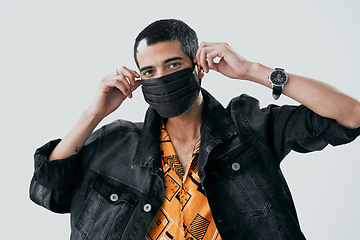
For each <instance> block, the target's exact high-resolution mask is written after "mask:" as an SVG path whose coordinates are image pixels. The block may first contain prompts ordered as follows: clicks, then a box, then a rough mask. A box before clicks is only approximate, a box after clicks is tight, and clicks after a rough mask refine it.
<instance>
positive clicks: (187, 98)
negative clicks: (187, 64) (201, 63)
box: [141, 68, 200, 118]
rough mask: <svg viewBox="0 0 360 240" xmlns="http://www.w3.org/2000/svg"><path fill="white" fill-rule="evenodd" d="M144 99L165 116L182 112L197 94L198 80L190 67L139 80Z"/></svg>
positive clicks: (198, 89)
mask: <svg viewBox="0 0 360 240" xmlns="http://www.w3.org/2000/svg"><path fill="white" fill-rule="evenodd" d="M141 83H142V85H143V86H142V91H143V95H144V98H145V101H146V102H147V103H149V105H150V106H151V107H153V108H154V109H155V110H156V111H157V112H158V113H159V115H160V116H162V117H165V118H171V117H176V116H179V115H181V114H183V113H184V112H185V111H186V110H187V109H189V108H190V107H191V105H192V104H193V103H194V102H195V101H196V99H197V98H198V96H199V91H200V85H199V80H198V79H197V78H196V77H195V74H194V73H193V69H192V68H186V69H182V70H180V71H177V72H174V73H171V74H169V75H165V76H162V77H160V78H153V79H146V80H141Z"/></svg>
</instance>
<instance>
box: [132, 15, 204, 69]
mask: <svg viewBox="0 0 360 240" xmlns="http://www.w3.org/2000/svg"><path fill="white" fill-rule="evenodd" d="M144 39H145V40H146V43H147V45H148V46H151V45H154V44H156V43H159V42H165V41H174V40H179V42H180V43H181V49H182V51H183V52H184V53H185V54H186V55H187V56H188V57H189V58H190V59H191V61H194V59H195V56H196V52H197V50H198V48H199V43H198V37H197V36H196V33H195V31H194V30H193V29H192V28H190V27H189V26H188V25H187V24H186V23H184V22H183V21H181V20H177V19H162V20H157V21H155V22H153V23H151V24H150V25H149V26H147V27H146V28H144V30H142V31H141V32H140V33H139V35H138V36H137V37H136V39H135V44H134V59H135V62H136V65H137V67H139V63H138V60H137V56H136V53H137V49H138V47H139V43H140V42H141V41H142V40H144Z"/></svg>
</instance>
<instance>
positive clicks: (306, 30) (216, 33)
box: [0, 0, 360, 240]
mask: <svg viewBox="0 0 360 240" xmlns="http://www.w3.org/2000/svg"><path fill="white" fill-rule="evenodd" d="M359 9H360V2H359V1H356V0H343V1H334V0H332V1H325V0H312V1H310V0H286V1H285V0H284V1H281V0H274V1H267V0H260V1H235V0H234V1H226V0H222V1H209V0H208V1H186V0H184V1H128V2H127V1H68V0H65V1H45V0H44V1H40V0H33V1H25V0H24V1H16V0H15V1H10V0H0V81H1V85H0V86H1V87H0V91H1V93H0V107H1V108H0V111H1V118H0V121H1V122H0V127H1V131H0V133H1V138H0V141H1V143H0V146H1V156H2V157H1V163H2V164H1V166H2V167H1V174H0V189H1V198H0V199H1V204H0V221H1V224H0V239H1V240H4V239H6V240H8V239H25V238H26V239H35V238H36V239H68V238H69V234H70V228H69V215H68V214H65V215H59V214H54V213H51V212H49V211H47V210H45V209H43V208H40V207H38V206H36V205H35V204H33V203H32V202H31V201H30V200H29V198H28V187H29V182H30V179H31V176H32V173H33V153H34V151H35V149H36V148H37V147H39V146H41V145H42V144H44V143H45V142H47V141H48V140H50V139H54V138H58V137H63V136H64V135H65V134H66V133H67V131H68V130H69V129H70V128H71V127H72V126H73V124H74V123H75V121H76V120H77V118H78V117H79V115H80V113H81V112H82V110H84V109H85V108H86V107H87V106H88V104H89V103H90V101H91V100H92V97H93V96H94V93H95V90H96V88H97V86H98V83H99V81H100V80H101V79H102V78H103V77H104V76H105V75H107V74H108V73H111V72H113V71H114V70H115V68H116V67H119V66H121V65H126V66H127V67H129V68H133V69H136V68H135V64H134V61H133V58H132V45H133V41H134V38H135V37H136V35H137V33H138V32H139V31H140V30H142V29H143V28H144V27H145V26H146V25H148V24H149V23H150V22H152V21H154V20H156V19H159V18H179V19H182V20H184V21H185V22H187V23H188V24H189V25H190V26H191V27H192V28H194V29H195V31H197V33H198V37H199V39H200V41H215V42H223V41H225V42H228V43H229V44H230V45H231V46H232V47H233V48H234V49H236V50H237V51H238V52H239V53H240V54H241V55H242V56H244V57H245V58H247V59H249V60H251V61H258V62H261V63H263V64H265V65H267V66H269V67H283V68H285V69H286V70H287V71H288V72H291V73H296V74H300V75H304V76H309V77H313V78H315V79H319V80H322V81H324V82H326V83H329V84H331V85H334V86H336V87H337V88H339V89H340V90H342V91H344V92H346V93H347V94H349V95H351V96H353V97H355V98H359V96H360V94H359V90H360V82H359V74H358V71H359V67H358V66H359V65H360V60H359V56H360V54H359V53H360V47H359V42H360V34H359V31H360V30H359V22H360V15H359V14H358V10H359ZM203 86H204V87H205V88H206V89H208V90H209V91H210V92H211V93H212V94H213V95H214V96H215V97H216V98H217V99H219V100H220V102H221V103H222V104H223V105H225V106H226V105H227V103H228V101H229V100H230V99H231V98H232V97H235V96H237V95H239V94H241V93H248V94H250V95H252V96H254V97H256V98H258V99H259V100H260V101H261V105H262V106H266V105H267V104H269V103H274V102H275V101H274V100H273V99H272V97H271V90H269V89H267V88H265V87H263V86H260V85H257V84H253V83H249V82H244V81H239V80H232V79H227V78H226V77H224V76H221V75H220V74H218V73H216V72H211V73H209V74H207V75H206V76H205V78H204V81H203ZM134 95H135V96H134V98H133V99H132V100H127V101H126V102H125V103H124V104H123V105H122V106H121V108H120V109H118V110H117V111H116V112H114V113H113V114H112V115H110V116H109V117H108V118H106V119H105V120H104V121H103V122H102V123H101V125H103V124H106V123H109V122H111V121H113V120H115V119H117V118H123V119H128V120H132V121H142V119H143V117H144V112H145V110H146V108H147V105H146V103H145V102H144V100H143V97H142V93H141V91H139V90H138V91H136V92H135V94H134ZM275 103H277V104H293V103H295V102H294V101H292V100H291V99H289V98H287V97H285V96H282V97H281V99H280V100H279V101H277V102H275ZM359 148H360V141H359V139H358V140H357V141H355V142H353V143H351V144H348V145H346V146H341V147H336V148H333V147H331V146H329V147H327V148H326V149H325V150H324V151H322V152H316V153H311V154H306V155H303V154H297V153H291V154H290V155H289V156H288V157H287V159H286V160H285V161H284V162H283V163H282V169H283V172H284V175H285V177H286V178H287V180H288V184H289V186H290V189H291V190H292V193H293V197H294V199H295V204H296V206H297V210H298V214H299V218H300V222H301V227H302V229H303V231H304V233H305V235H306V236H307V238H308V239H327V240H331V239H360V233H359V231H358V225H359V224H358V223H359V220H358V216H359V215H360V207H359V202H360V195H359V193H360V190H359V184H358V183H359V182H360V177H359V174H358V171H359V166H360V163H359Z"/></svg>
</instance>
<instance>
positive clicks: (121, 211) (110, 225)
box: [75, 177, 138, 240]
mask: <svg viewBox="0 0 360 240" xmlns="http://www.w3.org/2000/svg"><path fill="white" fill-rule="evenodd" d="M137 202H138V197H137V196H136V195H135V194H134V193H131V192H126V186H125V187H121V186H118V185H114V184H113V183H110V182H107V181H106V180H104V179H102V178H100V177H98V178H96V179H95V181H94V183H93V184H92V187H91V189H90V191H89V194H88V196H87V198H86V201H85V203H84V206H83V210H82V212H81V214H80V216H79V218H78V220H77V221H76V223H75V226H76V227H77V229H78V230H79V231H80V234H81V236H82V239H99V240H103V239H115V240H116V239H121V236H122V233H123V232H124V229H125V227H126V224H127V222H128V221H129V219H130V217H131V215H132V212H133V211H134V208H135V206H136V204H137Z"/></svg>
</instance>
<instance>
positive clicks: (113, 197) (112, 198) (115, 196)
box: [110, 193, 119, 202]
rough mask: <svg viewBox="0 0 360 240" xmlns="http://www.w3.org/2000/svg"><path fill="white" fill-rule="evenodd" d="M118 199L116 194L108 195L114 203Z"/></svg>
mask: <svg viewBox="0 0 360 240" xmlns="http://www.w3.org/2000/svg"><path fill="white" fill-rule="evenodd" d="M118 199H119V196H118V195H117V194H116V193H113V194H111V195H110V200H111V201H113V202H116V201H117V200H118Z"/></svg>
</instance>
